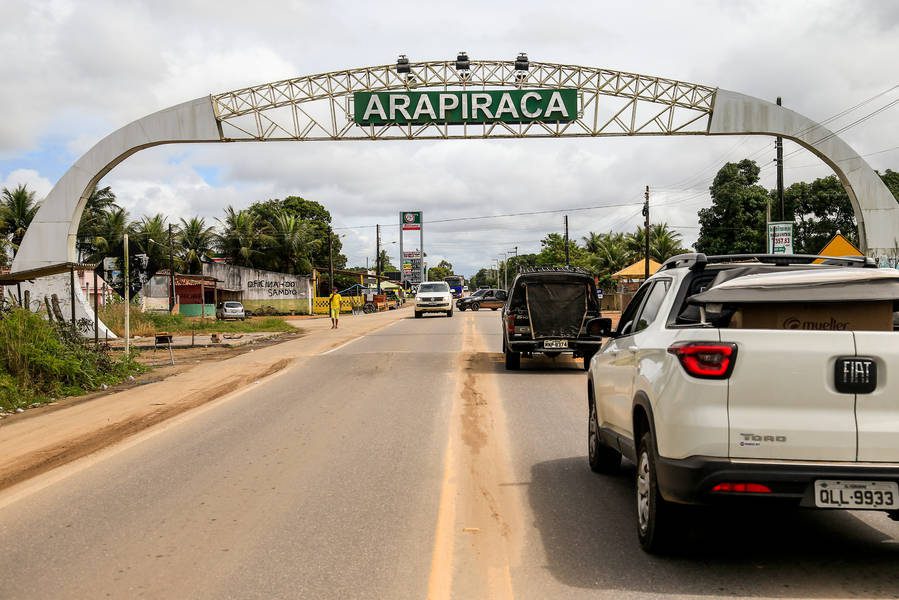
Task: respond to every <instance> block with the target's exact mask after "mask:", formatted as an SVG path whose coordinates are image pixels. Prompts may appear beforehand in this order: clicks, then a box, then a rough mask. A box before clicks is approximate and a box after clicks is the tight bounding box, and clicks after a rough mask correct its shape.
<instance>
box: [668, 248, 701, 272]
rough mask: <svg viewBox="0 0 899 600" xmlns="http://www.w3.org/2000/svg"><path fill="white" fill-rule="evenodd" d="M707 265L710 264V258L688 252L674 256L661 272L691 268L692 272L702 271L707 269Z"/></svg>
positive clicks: (699, 253)
mask: <svg viewBox="0 0 899 600" xmlns="http://www.w3.org/2000/svg"><path fill="white" fill-rule="evenodd" d="M706 263H708V257H706V255H705V254H703V253H702V252H688V253H686V254H678V255H677V256H672V257H671V258H669V259H668V260H666V261H665V263H664V264H663V265H662V266H661V268H660V269H659V271H664V270H666V269H679V268H681V267H690V270H691V271H702V270H703V269H705V265H706Z"/></svg>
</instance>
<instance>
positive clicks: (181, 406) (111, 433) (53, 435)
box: [0, 310, 408, 489]
mask: <svg viewBox="0 0 899 600" xmlns="http://www.w3.org/2000/svg"><path fill="white" fill-rule="evenodd" d="M405 316H408V310H396V311H389V312H385V313H379V314H375V315H360V316H347V317H344V318H342V319H341V327H340V328H339V329H338V330H336V331H335V330H331V329H330V321H329V320H328V319H302V320H296V321H291V323H292V324H294V325H295V326H296V327H297V332H296V333H285V334H281V335H279V336H276V337H269V336H266V337H264V338H261V339H258V340H256V341H254V343H252V344H245V345H239V346H233V347H214V346H210V347H209V348H202V347H197V348H179V349H175V350H174V351H173V353H174V358H175V364H174V365H170V364H165V363H166V362H168V360H169V356H168V352H167V351H162V350H160V351H158V352H155V353H154V352H153V351H144V352H143V353H142V356H141V361H142V362H144V363H146V364H150V365H153V364H156V365H159V364H160V363H162V366H158V367H156V368H154V369H153V370H151V371H150V372H148V373H145V374H143V375H141V376H139V377H136V378H135V379H134V380H133V381H128V382H125V383H123V384H121V385H118V386H115V387H114V388H111V389H109V390H106V391H104V392H97V393H93V394H88V395H85V396H78V397H73V398H64V399H60V400H59V401H57V402H54V403H53V404H50V405H46V406H43V407H40V408H35V409H31V410H28V411H26V412H24V413H22V414H18V415H12V416H8V417H6V418H4V419H3V420H2V421H0V489H5V488H8V487H10V486H13V485H15V484H17V483H21V482H23V481H26V480H28V479H30V478H32V477H34V476H36V475H39V474H41V473H44V472H46V471H49V470H51V469H53V468H56V467H58V466H61V465H63V464H66V463H68V462H71V461H73V460H75V459H78V458H81V457H83V456H87V455H89V454H92V453H93V452H96V451H98V450H100V449H102V448H104V447H106V446H109V445H110V444H114V443H116V442H119V441H121V440H123V439H125V438H127V437H129V436H131V435H133V434H135V433H138V432H140V431H143V430H144V429H147V428H148V427H151V426H153V425H156V424H158V423H161V422H163V421H166V420H168V419H170V418H172V417H174V416H176V415H179V414H181V413H183V412H185V411H188V410H190V409H192V408H196V407H198V406H201V405H203V404H205V403H207V402H209V401H211V400H215V399H217V398H221V397H222V396H225V395H227V394H230V393H233V392H235V391H238V390H240V389H242V388H244V387H246V386H247V385H250V384H252V383H255V382H258V381H259V380H261V379H264V378H265V377H267V376H269V375H272V374H274V373H277V372H279V371H281V370H282V369H284V368H285V367H287V366H288V365H290V364H292V363H294V362H296V361H300V360H303V359H304V357H308V356H313V355H316V354H318V353H320V352H323V351H327V350H329V349H331V348H336V347H338V346H340V345H341V344H344V343H346V342H348V341H351V340H353V339H355V338H357V337H358V336H360V335H364V334H366V333H369V332H371V331H374V330H376V329H378V328H380V327H384V326H386V325H387V324H389V323H391V322H393V321H395V320H396V319H398V318H403V317H405Z"/></svg>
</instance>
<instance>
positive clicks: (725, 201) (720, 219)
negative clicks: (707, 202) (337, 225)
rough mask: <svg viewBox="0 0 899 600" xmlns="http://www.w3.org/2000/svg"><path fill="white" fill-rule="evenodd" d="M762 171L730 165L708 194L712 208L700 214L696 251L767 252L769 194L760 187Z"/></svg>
mask: <svg viewBox="0 0 899 600" xmlns="http://www.w3.org/2000/svg"><path fill="white" fill-rule="evenodd" d="M758 181H759V167H758V165H757V164H756V163H755V161H752V160H748V159H744V160H742V161H740V162H739V163H727V164H725V165H724V166H723V167H721V170H719V171H718V174H717V175H716V176H715V179H714V181H713V182H712V186H711V187H710V188H709V191H710V192H711V195H712V206H710V207H709V208H703V209H702V210H700V211H699V225H700V230H699V239H698V240H697V241H696V250H697V251H698V252H704V253H706V254H732V253H745V252H764V251H765V250H766V244H765V235H766V233H765V232H766V226H765V221H766V213H767V206H768V191H767V190H766V189H765V188H763V187H762V186H760V185H758Z"/></svg>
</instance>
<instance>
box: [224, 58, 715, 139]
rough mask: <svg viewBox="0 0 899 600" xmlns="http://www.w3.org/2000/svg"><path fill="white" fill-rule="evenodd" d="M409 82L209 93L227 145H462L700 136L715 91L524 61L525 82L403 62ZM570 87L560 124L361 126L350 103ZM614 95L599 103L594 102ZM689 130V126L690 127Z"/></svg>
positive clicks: (314, 82)
mask: <svg viewBox="0 0 899 600" xmlns="http://www.w3.org/2000/svg"><path fill="white" fill-rule="evenodd" d="M410 68H411V70H412V73H411V77H407V76H406V75H403V74H400V73H397V70H396V66H395V65H383V66H379V67H369V68H365V69H353V70H349V71H335V72H333V73H324V74H321V75H311V76H308V77H299V78H296V79H287V80H285V81H278V82H275V83H268V84H265V85H259V86H254V87H248V88H244V89H241V90H236V91H233V92H227V93H225V94H216V95H215V96H213V97H212V101H213V107H214V110H215V115H216V118H217V119H218V120H219V122H220V123H221V126H222V137H223V139H225V140H226V141H266V140H347V139H350V140H359V139H370V140H377V139H417V140H434V139H467V138H488V137H489V138H522V137H597V136H622V135H671V134H682V135H683V134H694V135H704V134H706V133H707V123H705V122H702V120H703V117H705V116H707V115H709V114H711V112H712V103H713V101H714V98H715V88H712V87H708V86H704V85H699V84H695V83H686V82H683V81H675V80H673V79H663V78H660V77H647V76H645V75H637V74H634V73H622V72H620V71H610V70H608V69H595V68H589V67H577V66H572V65H557V64H551V63H530V70H529V71H528V72H527V75H526V77H522V74H521V72H520V71H516V70H515V63H514V62H512V61H472V63H471V69H470V70H469V71H467V76H466V77H464V79H463V78H460V72H459V71H457V70H456V68H455V65H454V63H453V62H451V61H447V62H423V63H413V64H411V65H410ZM510 87H527V88H537V89H540V88H556V89H558V88H574V89H576V90H578V93H579V95H580V107H579V115H578V118H577V119H576V120H575V121H572V122H568V123H557V124H547V123H528V124H520V125H516V126H510V125H508V124H505V123H490V124H485V125H478V126H470V125H469V126H467V127H462V126H453V125H439V124H429V125H422V126H403V127H398V126H394V125H384V126H369V127H359V126H356V124H355V123H354V122H353V119H352V115H353V110H352V107H351V105H350V97H351V95H352V94H353V93H355V92H361V91H378V90H418V89H448V88H464V89H495V88H510ZM601 96H605V97H607V98H610V99H611V98H615V99H619V101H618V102H603V103H600V97H601ZM691 126H692V127H691Z"/></svg>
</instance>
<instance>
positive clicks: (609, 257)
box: [592, 231, 634, 275]
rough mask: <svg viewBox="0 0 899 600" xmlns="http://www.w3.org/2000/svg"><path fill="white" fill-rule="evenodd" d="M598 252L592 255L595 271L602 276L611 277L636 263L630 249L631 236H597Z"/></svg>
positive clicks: (613, 233)
mask: <svg viewBox="0 0 899 600" xmlns="http://www.w3.org/2000/svg"><path fill="white" fill-rule="evenodd" d="M596 242H597V245H596V250H595V251H594V252H593V253H592V254H593V257H592V263H593V268H594V270H595V271H596V272H597V273H599V274H601V275H611V274H612V273H615V272H616V271H620V270H621V269H623V268H624V267H626V266H628V265H629V264H631V263H632V262H633V261H634V256H633V253H632V252H631V250H630V248H629V236H625V235H624V234H623V233H621V232H611V231H610V232H609V233H605V234H600V235H599V236H597V240H596Z"/></svg>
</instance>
